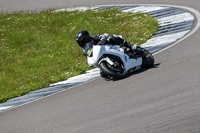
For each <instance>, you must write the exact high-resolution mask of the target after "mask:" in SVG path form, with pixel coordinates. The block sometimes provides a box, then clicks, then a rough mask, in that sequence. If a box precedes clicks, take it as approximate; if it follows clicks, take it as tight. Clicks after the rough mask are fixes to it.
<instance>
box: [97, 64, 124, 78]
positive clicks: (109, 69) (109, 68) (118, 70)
mask: <svg viewBox="0 0 200 133" xmlns="http://www.w3.org/2000/svg"><path fill="white" fill-rule="evenodd" d="M99 67H100V69H101V70H102V71H103V72H104V73H105V74H106V75H108V76H110V77H113V78H116V79H122V78H125V77H126V71H125V70H124V67H123V64H121V63H118V62H116V61H114V65H110V64H109V63H108V62H106V61H102V62H101V63H100V65H99Z"/></svg>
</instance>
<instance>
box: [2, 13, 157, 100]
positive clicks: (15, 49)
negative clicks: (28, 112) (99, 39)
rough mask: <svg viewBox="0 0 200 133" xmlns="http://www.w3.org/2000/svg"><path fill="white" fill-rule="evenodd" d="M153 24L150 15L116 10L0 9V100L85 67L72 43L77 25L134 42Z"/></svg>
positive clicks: (149, 33)
mask: <svg viewBox="0 0 200 133" xmlns="http://www.w3.org/2000/svg"><path fill="white" fill-rule="evenodd" d="M157 29H158V23H157V20H156V19H154V18H152V17H151V16H150V15H148V14H134V13H122V12H120V11H119V10H108V11H105V10H104V11H91V10H89V11H86V12H79V11H73V12H57V13H53V12H51V11H46V12H41V13H37V14H29V13H0V103H1V102H5V101H6V100H7V99H10V98H13V97H16V96H20V95H23V94H26V93H28V92H30V91H33V90H37V89H40V88H44V87H47V86H49V85H50V84H52V83H55V82H58V81H62V80H66V79H67V78H69V77H72V76H75V75H78V74H81V73H84V72H85V71H86V70H89V69H91V68H90V67H89V66H88V64H87V62H86V58H85V57H84V56H83V55H82V49H81V48H79V46H78V45H77V43H76V39H75V36H76V34H77V33H78V32H79V31H81V30H88V31H89V32H90V34H95V33H100V34H102V33H108V34H110V35H112V34H117V35H122V36H123V37H124V39H125V40H127V41H129V42H130V43H133V44H138V45H140V44H142V43H144V42H145V41H146V40H147V39H149V38H150V37H151V36H152V34H154V33H155V32H156V31H157Z"/></svg>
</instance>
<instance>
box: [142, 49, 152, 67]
mask: <svg viewBox="0 0 200 133" xmlns="http://www.w3.org/2000/svg"><path fill="white" fill-rule="evenodd" d="M153 65H154V57H153V55H152V54H151V53H150V52H149V51H147V50H146V49H143V56H142V67H143V68H149V67H152V66H153Z"/></svg>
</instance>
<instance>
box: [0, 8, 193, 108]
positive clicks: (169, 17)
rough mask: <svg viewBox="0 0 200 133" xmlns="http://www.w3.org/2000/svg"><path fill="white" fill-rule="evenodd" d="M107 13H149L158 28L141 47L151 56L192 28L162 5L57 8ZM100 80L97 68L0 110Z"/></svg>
mask: <svg viewBox="0 0 200 133" xmlns="http://www.w3.org/2000/svg"><path fill="white" fill-rule="evenodd" d="M88 9H91V10H110V9H119V10H121V11H122V12H134V13H148V14H150V15H152V16H153V17H155V18H157V20H158V23H159V25H160V27H159V30H158V31H157V33H156V34H155V35H154V36H152V38H151V39H149V40H148V41H147V42H146V43H144V44H142V45H141V47H144V48H146V49H148V50H149V51H150V52H151V53H155V52H157V51H159V50H161V49H163V48H165V47H167V46H169V45H170V44H172V43H173V42H175V41H177V40H178V39H180V38H182V37H184V36H185V35H186V34H187V33H189V32H190V31H191V30H192V28H193V23H194V16H193V15H192V14H191V13H189V12H186V11H184V10H182V9H177V8H172V7H164V6H138V5H122V6H121V5H113V6H94V7H78V8H66V9H58V10H55V12H59V11H74V10H79V11H85V10H88ZM97 77H99V69H93V70H89V71H87V72H86V73H85V74H82V75H78V76H75V77H72V78H69V79H68V80H66V81H62V82H59V83H55V84H52V85H51V87H48V88H44V89H40V90H37V91H33V92H30V93H29V94H27V95H24V96H20V97H17V98H13V99H10V100H8V101H7V102H5V103H2V104H0V111H2V110H6V109H8V108H11V107H14V106H16V105H20V104H23V103H27V102H30V101H33V100H35V99H38V98H41V97H44V96H46V95H50V94H53V93H57V92H59V91H62V90H66V89H70V87H72V86H75V85H78V84H81V83H84V82H87V81H89V80H92V79H94V78H97Z"/></svg>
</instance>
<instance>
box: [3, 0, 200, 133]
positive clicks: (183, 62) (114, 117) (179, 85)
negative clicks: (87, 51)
mask: <svg viewBox="0 0 200 133" xmlns="http://www.w3.org/2000/svg"><path fill="white" fill-rule="evenodd" d="M99 4H101V5H102V4H168V5H183V6H187V7H192V8H194V9H196V10H198V11H200V1H198V0H190V1H187V0H173V1H172V0H165V1H164V2H162V1H160V0H148V1H147V0H124V1H123V3H121V2H120V0H109V1H106V0H93V1H91V0H84V1H80V0H73V1H69V0H60V1H59V2H57V1H55V0H48V1H47V0H44V1H39V0H35V1H31V0H24V1H21V0H6V1H0V5H1V6H0V10H7V11H8V10H28V9H31V10H35V9H46V8H48V7H50V8H53V7H59V8H60V7H70V6H86V5H99ZM199 36H200V30H198V31H196V32H195V33H194V34H193V35H191V36H190V37H188V38H187V39H185V40H183V41H181V42H180V43H178V44H176V45H175V46H173V47H170V48H169V49H166V50H165V51H162V52H161V53H159V54H156V55H155V61H156V62H155V64H156V65H155V66H154V67H153V68H151V69H148V70H140V71H138V72H137V73H135V74H133V75H131V76H130V77H128V78H126V79H123V80H118V81H105V80H103V79H101V78H98V79H96V80H94V81H92V82H88V83H85V84H82V85H79V86H77V87H73V88H72V89H69V90H67V91H64V92H62V93H58V94H55V95H52V96H48V97H46V98H43V99H40V100H37V101H35V102H32V103H29V104H26V105H23V106H19V107H17V108H13V109H10V110H7V111H4V112H1V113H0V132H1V133H13V132H15V133H18V132H19V133H27V132H28V133H54V132H57V133H149V132H150V133H199V132H200V97H199V95H200V71H199V70H200V69H199V66H200V59H199V56H200V45H199V42H200V37H199Z"/></svg>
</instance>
